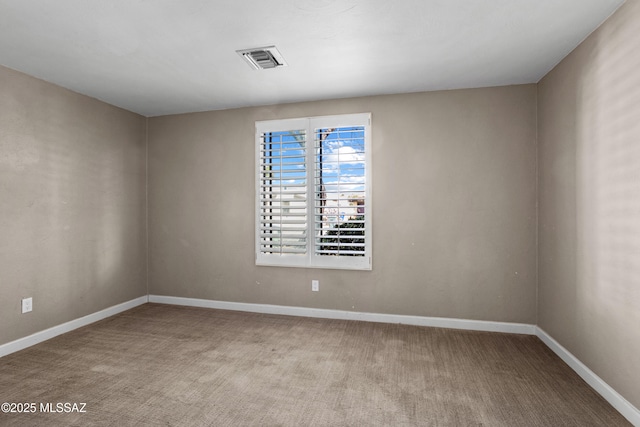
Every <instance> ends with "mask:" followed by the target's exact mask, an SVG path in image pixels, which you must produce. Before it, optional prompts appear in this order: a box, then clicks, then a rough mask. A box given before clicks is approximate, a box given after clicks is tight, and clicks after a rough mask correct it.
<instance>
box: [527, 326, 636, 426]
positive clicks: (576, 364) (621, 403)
mask: <svg viewBox="0 0 640 427" xmlns="http://www.w3.org/2000/svg"><path fill="white" fill-rule="evenodd" d="M536 336H537V337H538V338H540V339H541V340H542V342H544V343H545V344H546V345H547V347H549V348H550V349H551V350H552V351H553V352H554V353H555V354H557V355H558V357H560V358H561V359H562V360H564V362H565V363H566V364H567V365H569V367H571V369H573V370H574V371H576V373H577V374H578V375H580V377H582V379H583V380H585V381H586V383H587V384H589V385H590V386H591V387H592V388H593V389H594V390H595V391H596V392H598V393H599V394H600V395H601V396H602V397H604V398H605V399H606V400H607V402H609V403H610V404H611V406H613V407H614V408H616V409H617V410H618V412H620V413H621V414H622V415H623V416H624V417H625V418H626V419H627V420H629V422H631V424H633V425H634V426H636V427H640V410H638V408H636V407H635V406H633V405H632V404H631V403H629V401H627V400H626V399H625V398H624V397H622V396H621V395H620V394H619V393H618V392H617V391H615V390H614V389H613V388H612V387H611V386H609V384H607V383H606V382H604V381H603V380H602V378H600V377H599V376H597V375H596V374H595V373H594V372H593V371H592V370H591V369H589V368H587V366H586V365H585V364H584V363H582V362H581V361H580V360H578V358H576V357H575V356H574V355H573V354H571V353H570V352H569V350H567V349H566V348H564V347H563V346H562V345H560V343H559V342H558V341H556V340H554V339H553V338H551V336H550V335H549V334H547V333H546V332H545V331H544V330H542V329H541V328H540V327H536Z"/></svg>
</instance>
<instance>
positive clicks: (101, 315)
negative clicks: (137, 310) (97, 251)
mask: <svg viewBox="0 0 640 427" xmlns="http://www.w3.org/2000/svg"><path fill="white" fill-rule="evenodd" d="M147 302H148V297H147V296H146V295H145V296H142V297H139V298H136V299H132V300H131V301H127V302H123V303H122V304H118V305H114V306H113V307H109V308H105V309H104V310H100V311H98V312H96V313H92V314H88V315H86V316H84V317H80V318H78V319H75V320H71V321H69V322H66V323H63V324H61V325H58V326H54V327H52V328H49V329H45V330H44V331H40V332H36V333H35V334H32V335H29V336H27V337H24V338H20V339H17V340H15V341H11V342H8V343H6V344H2V345H0V357H2V356H6V355H7V354H11V353H15V352H16V351H20V350H22V349H25V348H27V347H31V346H32V345H35V344H38V343H41V342H43V341H46V340H48V339H51V338H53V337H56V336H58V335H61V334H64V333H67V332H70V331H72V330H74V329H78V328H81V327H82V326H86V325H89V324H91V323H94V322H97V321H98V320H102V319H106V318H107V317H110V316H113V315H114V314H118V313H121V312H123V311H126V310H129V309H131V308H134V307H137V306H139V305H142V304H145V303H147Z"/></svg>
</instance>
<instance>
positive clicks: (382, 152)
mask: <svg viewBox="0 0 640 427" xmlns="http://www.w3.org/2000/svg"><path fill="white" fill-rule="evenodd" d="M356 112H371V113H372V123H373V135H372V137H373V223H374V227H373V228H374V234H373V242H374V243H373V245H374V250H373V253H374V258H373V271H370V272H363V271H337V270H317V269H316V270H314V269H299V268H279V267H257V266H255V261H254V250H255V246H254V217H255V215H254V204H255V189H254V186H255V185H254V182H255V176H254V174H255V170H254V167H255V151H254V144H255V142H254V141H255V140H254V132H255V126H254V123H255V121H256V120H268V119H276V118H291V117H307V116H317V115H332V114H341V113H356ZM148 138H149V227H150V229H149V235H150V246H149V251H150V252H149V255H150V264H149V268H150V272H149V286H150V293H151V294H158V295H171V296H180V297H193V298H205V299H213V300H223V301H236V302H250V303H264V304H278V305H292V306H302V307H319V308H327V309H338V310H352V311H362V312H376V313H394V314H407V315H423V316H442V317H452V318H467V319H480V320H495V321H509V322H525V323H535V321H536V235H535V233H536V86H535V85H523V86H510V87H501V88H488V89H473V90H458V91H445V92H431V93H419V94H406V95H390V96H379V97H367V98H356V99H345V100H335V101H320V102H311V103H302V104H288V105H278V106H271V107H258V108H244V109H236V110H226V111H212V112H205V113H194V114H185V115H175V116H164V117H156V118H152V119H149V136H148ZM312 279H318V280H320V292H312V291H311V280H312Z"/></svg>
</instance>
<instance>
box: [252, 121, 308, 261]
mask: <svg viewBox="0 0 640 427" xmlns="http://www.w3.org/2000/svg"><path fill="white" fill-rule="evenodd" d="M260 138H261V143H260V181H259V185H260V187H259V192H258V195H259V200H260V208H259V225H258V229H259V239H260V252H261V253H263V254H280V255H282V254H306V253H307V228H308V227H307V195H306V194H307V166H306V135H305V131H304V130H293V131H278V132H265V133H263V134H262V135H261V137H260Z"/></svg>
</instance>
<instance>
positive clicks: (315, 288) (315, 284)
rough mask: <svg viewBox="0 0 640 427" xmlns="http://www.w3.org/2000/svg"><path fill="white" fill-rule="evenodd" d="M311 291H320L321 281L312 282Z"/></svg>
mask: <svg viewBox="0 0 640 427" xmlns="http://www.w3.org/2000/svg"><path fill="white" fill-rule="evenodd" d="M311 290H312V291H313V292H318V291H319V290H320V281H319V280H312V281H311Z"/></svg>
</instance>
